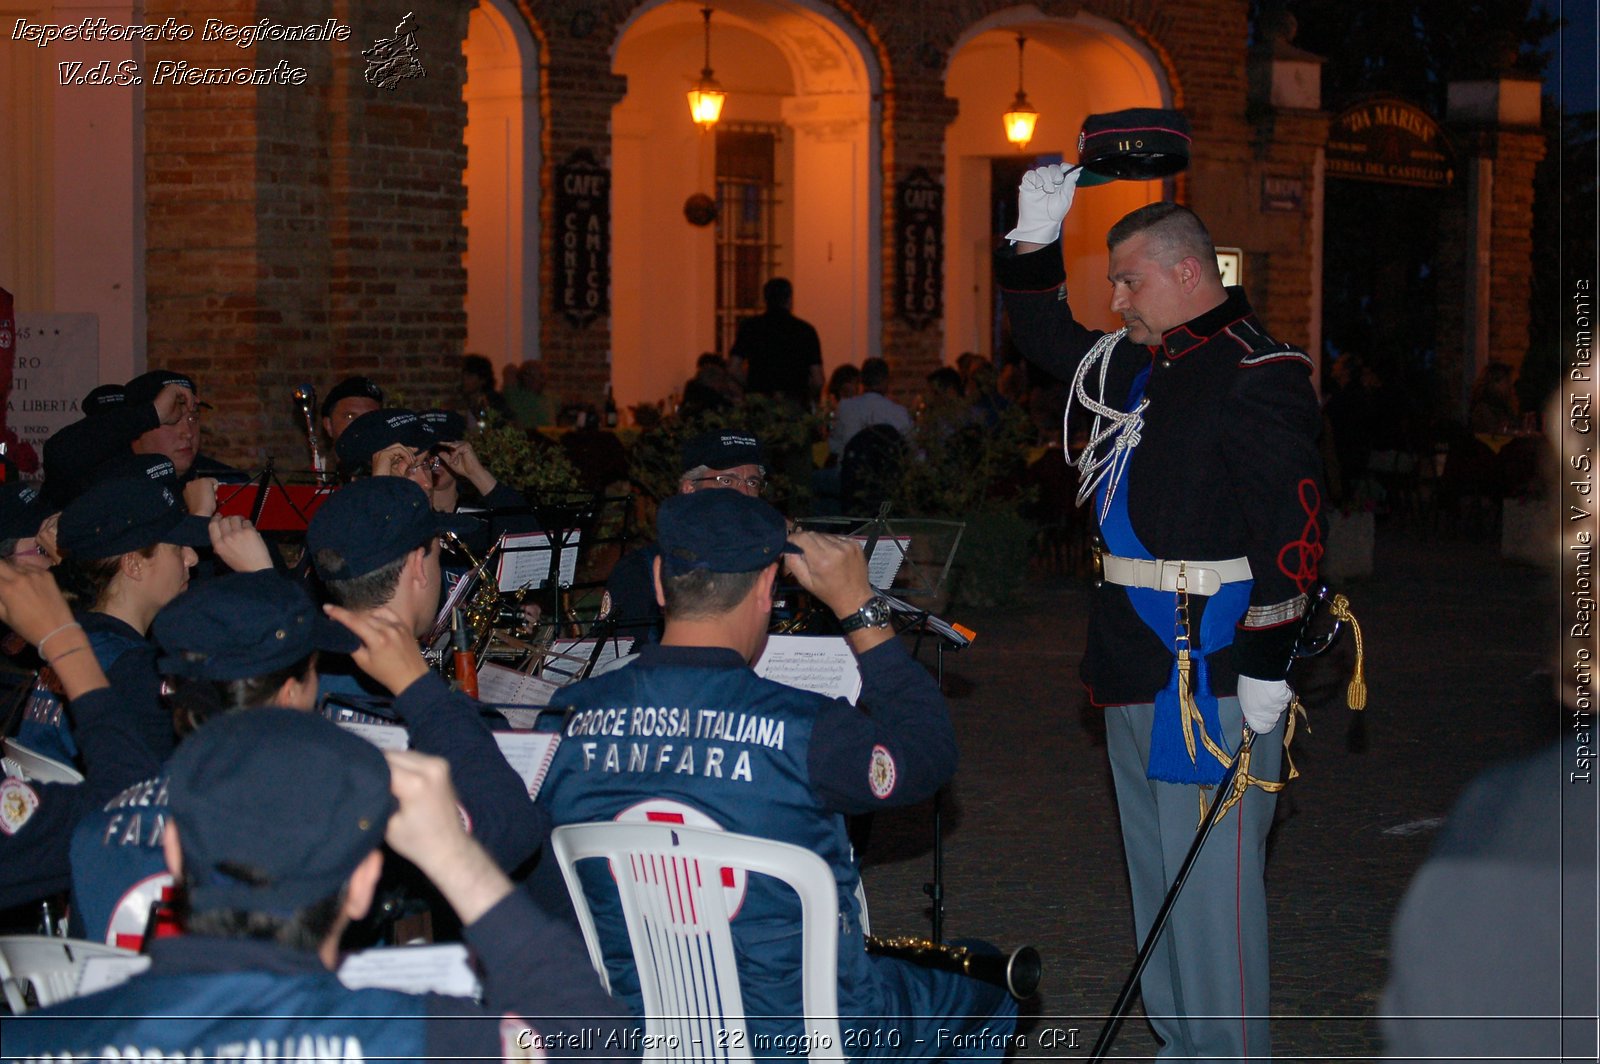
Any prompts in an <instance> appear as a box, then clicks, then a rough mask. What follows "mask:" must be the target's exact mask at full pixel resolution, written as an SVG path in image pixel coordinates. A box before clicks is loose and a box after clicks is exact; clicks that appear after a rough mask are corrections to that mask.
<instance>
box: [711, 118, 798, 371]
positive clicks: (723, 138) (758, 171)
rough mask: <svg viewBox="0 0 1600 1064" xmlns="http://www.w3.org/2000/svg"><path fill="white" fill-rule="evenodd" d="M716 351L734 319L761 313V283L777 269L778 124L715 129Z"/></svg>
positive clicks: (730, 334) (733, 328)
mask: <svg viewBox="0 0 1600 1064" xmlns="http://www.w3.org/2000/svg"><path fill="white" fill-rule="evenodd" d="M716 135H717V294H716V298H717V353H718V354H722V355H726V354H727V353H728V351H729V349H730V348H732V347H733V338H734V334H735V333H736V332H738V329H739V322H741V321H743V320H744V319H745V318H748V317H752V316H754V315H756V314H760V313H761V311H762V309H763V304H762V302H761V286H762V285H764V284H766V282H767V281H768V280H769V279H770V278H771V277H772V276H773V275H774V274H775V273H776V272H777V262H778V227H777V217H776V216H777V207H778V180H777V156H778V144H779V139H780V137H781V136H782V127H781V126H776V125H755V124H738V125H732V126H729V127H727V128H723V127H719V128H718V129H717V134H716Z"/></svg>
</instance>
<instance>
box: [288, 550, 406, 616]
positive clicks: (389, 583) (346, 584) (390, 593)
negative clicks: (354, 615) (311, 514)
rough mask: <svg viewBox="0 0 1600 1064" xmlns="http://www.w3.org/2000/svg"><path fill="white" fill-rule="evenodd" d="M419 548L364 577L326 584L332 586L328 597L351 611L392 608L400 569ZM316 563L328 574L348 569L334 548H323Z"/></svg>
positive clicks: (342, 557)
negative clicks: (388, 606) (380, 607)
mask: <svg viewBox="0 0 1600 1064" xmlns="http://www.w3.org/2000/svg"><path fill="white" fill-rule="evenodd" d="M430 542H431V541H430ZM417 546H420V547H426V546H427V544H426V543H419V544H418V545H417ZM416 549H417V548H416V547H412V548H410V549H409V550H407V551H406V552H405V553H404V554H402V555H400V557H398V558H396V559H394V560H393V561H391V562H385V563H384V564H382V565H380V566H378V567H377V568H376V569H373V570H371V571H369V572H365V573H362V574H361V575H360V576H352V577H350V578H349V579H347V580H325V581H323V582H324V583H325V584H327V585H328V594H329V595H331V596H333V601H334V602H336V603H338V604H339V605H341V606H343V607H344V608H345V609H347V610H373V609H377V608H378V607H379V606H386V605H388V604H389V601H390V600H391V599H393V598H394V593H395V589H396V588H398V587H399V586H400V570H401V569H404V568H405V565H406V559H407V558H409V557H411V551H414V550H416ZM316 562H317V568H318V569H320V570H322V571H324V572H328V571H333V572H337V571H338V570H340V569H343V568H344V555H342V554H340V553H339V552H338V551H336V550H334V549H333V548H331V547H323V548H322V549H321V550H319V551H317V558H316Z"/></svg>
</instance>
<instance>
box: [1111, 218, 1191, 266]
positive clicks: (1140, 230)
mask: <svg viewBox="0 0 1600 1064" xmlns="http://www.w3.org/2000/svg"><path fill="white" fill-rule="evenodd" d="M1144 233H1148V234H1150V236H1151V237H1152V238H1153V239H1154V240H1155V241H1156V242H1157V243H1158V244H1159V251H1160V255H1159V256H1157V258H1158V261H1160V262H1161V263H1162V264H1163V265H1165V266H1171V265H1173V264H1174V263H1177V262H1179V261H1181V260H1183V259H1186V258H1188V257H1189V256H1191V255H1193V256H1194V257H1195V258H1197V259H1199V260H1200V261H1201V263H1210V264H1211V268H1212V270H1215V269H1216V264H1217V247H1216V245H1215V244H1213V243H1212V242H1211V233H1210V232H1208V231H1207V229H1206V224H1205V223H1204V222H1202V221H1201V220H1200V216H1199V215H1198V214H1196V213H1194V211H1191V210H1190V209H1189V208H1187V207H1185V206H1183V205H1182V204H1179V203H1168V202H1165V201H1163V202H1160V203H1149V204H1146V205H1145V206H1143V207H1140V208H1139V209H1138V210H1136V211H1134V212H1132V213H1131V214H1127V215H1125V216H1123V218H1122V220H1121V221H1119V222H1118V223H1117V224H1116V225H1113V226H1112V227H1111V229H1110V231H1109V232H1107V233H1106V247H1107V248H1110V249H1113V250H1114V249H1115V248H1116V247H1117V245H1119V244H1121V243H1122V242H1123V241H1125V240H1129V239H1131V238H1133V237H1135V236H1139V235H1141V234H1144Z"/></svg>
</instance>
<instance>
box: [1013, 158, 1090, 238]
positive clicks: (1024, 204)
mask: <svg viewBox="0 0 1600 1064" xmlns="http://www.w3.org/2000/svg"><path fill="white" fill-rule="evenodd" d="M1082 173H1083V171H1082V170H1079V169H1072V170H1068V169H1067V168H1066V167H1064V166H1041V167H1039V168H1038V169H1035V170H1029V171H1028V172H1027V173H1025V174H1023V175H1022V185H1021V187H1020V188H1019V189H1018V191H1017V227H1016V228H1015V229H1013V230H1011V232H1009V233H1007V234H1006V239H1007V240H1009V241H1011V242H1012V243H1013V244H1015V243H1016V242H1017V241H1019V240H1026V241H1028V242H1029V243H1030V244H1049V243H1051V242H1052V241H1054V240H1055V239H1056V238H1057V237H1059V236H1060V235H1061V219H1063V218H1065V217H1066V216H1067V210H1068V209H1069V208H1070V207H1071V206H1072V194H1073V192H1074V191H1075V190H1076V189H1077V187H1078V175H1080V174H1082Z"/></svg>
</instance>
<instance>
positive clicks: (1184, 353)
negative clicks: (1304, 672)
mask: <svg viewBox="0 0 1600 1064" xmlns="http://www.w3.org/2000/svg"><path fill="white" fill-rule="evenodd" d="M995 276H996V279H997V280H998V281H999V283H1000V285H1001V288H1002V290H1003V293H1004V298H1005V306H1006V311H1007V313H1008V314H1009V315H1010V318H1011V331H1012V336H1013V338H1014V339H1015V341H1016V344H1017V347H1018V348H1019V349H1020V350H1021V351H1022V353H1023V354H1024V355H1026V356H1027V357H1028V358H1029V359H1030V360H1032V361H1033V362H1036V363H1038V364H1039V365H1040V366H1042V367H1043V368H1045V369H1047V370H1049V371H1050V372H1051V373H1053V374H1055V375H1056V376H1058V377H1061V378H1062V379H1063V380H1069V381H1070V380H1071V379H1072V376H1073V372H1074V370H1075V369H1076V368H1077V365H1078V363H1079V361H1080V360H1081V359H1082V358H1083V356H1084V355H1085V354H1087V353H1088V351H1089V348H1090V347H1091V346H1092V345H1093V344H1094V342H1095V341H1096V340H1098V339H1099V338H1100V337H1101V336H1102V335H1104V334H1103V333H1101V332H1098V331H1096V330H1093V329H1087V328H1085V327H1084V326H1082V325H1080V324H1078V322H1076V321H1075V320H1073V317H1072V310H1071V307H1070V306H1069V305H1068V303H1067V293H1066V274H1065V270H1064V268H1063V264H1062V259H1061V249H1060V246H1059V244H1055V245H1051V246H1050V247H1048V248H1044V249H1041V250H1039V251H1035V252H1032V253H1028V254H1022V255H1018V254H1016V253H1015V252H1013V251H1012V250H1011V249H1010V248H1004V249H1002V250H1001V251H1000V252H999V253H997V254H996V256H995ZM1162 341H1163V342H1162V344H1161V346H1159V347H1146V346H1144V345H1141V344H1135V343H1133V342H1132V341H1129V340H1126V339H1124V340H1123V341H1122V342H1121V343H1119V344H1117V346H1116V348H1115V349H1114V350H1113V352H1112V356H1111V358H1112V361H1111V368H1110V373H1109V376H1108V377H1107V383H1106V393H1105V394H1106V404H1107V405H1108V406H1113V407H1116V408H1118V409H1124V408H1125V405H1126V400H1127V397H1128V392H1129V388H1130V386H1131V385H1132V384H1133V381H1134V378H1135V377H1136V376H1137V375H1138V373H1139V372H1140V371H1141V370H1142V369H1144V368H1145V367H1146V366H1152V369H1151V373H1150V381H1149V384H1148V386H1147V387H1146V390H1145V395H1146V396H1147V397H1148V398H1149V400H1150V405H1149V407H1147V408H1146V410H1145V412H1144V426H1143V429H1142V431H1141V439H1140V442H1139V445H1138V447H1137V448H1136V449H1135V450H1134V452H1133V457H1132V459H1131V460H1130V462H1129V465H1128V469H1127V471H1126V473H1124V475H1123V478H1122V483H1121V486H1120V487H1119V488H1118V489H1117V490H1118V491H1123V492H1127V493H1128V494H1127V502H1128V513H1129V518H1130V520H1131V521H1132V523H1133V529H1134V532H1135V533H1136V534H1137V535H1138V537H1139V540H1140V542H1142V543H1143V544H1144V546H1145V548H1146V549H1148V550H1149V551H1150V552H1151V554H1153V555H1154V556H1155V557H1157V558H1167V559H1174V560H1178V559H1182V560H1186V561H1203V560H1223V559H1228V558H1238V557H1245V558H1248V559H1249V561H1250V570H1251V574H1252V576H1253V579H1254V585H1253V587H1252V589H1251V592H1250V607H1249V610H1248V611H1247V612H1246V614H1245V616H1244V618H1243V619H1242V621H1241V623H1240V624H1239V625H1238V627H1237V628H1236V630H1235V634H1234V641H1233V645H1232V646H1231V647H1228V648H1224V649H1223V650H1221V651H1219V652H1217V653H1214V654H1211V655H1209V656H1208V663H1209V666H1210V673H1211V687H1212V692H1213V693H1214V694H1216V695H1218V696H1222V695H1230V694H1233V693H1234V689H1235V686H1236V684H1237V675H1238V674H1239V673H1241V672H1242V673H1244V674H1245V675H1247V676H1254V677H1258V678H1261V679H1282V678H1283V677H1284V676H1285V675H1286V674H1287V672H1288V668H1289V662H1290V657H1291V654H1292V651H1293V648H1294V641H1295V637H1296V636H1297V635H1298V634H1299V628H1300V623H1299V622H1300V617H1301V615H1302V613H1303V611H1304V602H1305V600H1304V597H1303V596H1304V595H1305V593H1306V592H1307V591H1308V590H1310V588H1311V586H1312V584H1313V583H1314V582H1315V580H1316V576H1317V560H1318V559H1319V558H1320V557H1321V554H1322V531H1323V523H1322V522H1323V518H1322V499H1323V493H1322V462H1321V457H1320V454H1319V451H1318V448H1317V435H1318V433H1319V431H1320V429H1321V417H1320V414H1319V411H1318V405H1317V397H1316V392H1315V390H1314V389H1313V388H1312V387H1311V381H1310V373H1311V360H1310V359H1309V358H1307V357H1306V355H1305V354H1304V353H1302V352H1300V351H1298V350H1296V349H1295V348H1293V347H1291V346H1289V345H1288V344H1280V343H1278V342H1276V341H1275V340H1273V339H1272V338H1271V337H1270V336H1268V335H1267V333H1266V331H1265V330H1264V329H1263V328H1262V327H1261V323H1260V322H1259V321H1258V320H1257V319H1256V316H1255V313H1254V312H1253V311H1252V310H1251V309H1250V303H1249V300H1247V299H1246V298H1245V294H1244V290H1243V289H1241V288H1230V289H1228V296H1227V299H1226V300H1225V301H1224V302H1223V303H1222V304H1221V305H1220V306H1217V307H1215V308H1213V309H1211V310H1209V311H1207V312H1206V313H1204V314H1202V315H1200V316H1199V317H1197V318H1194V319H1193V320H1191V321H1189V322H1186V323H1185V324H1183V325H1180V326H1178V327H1177V328H1175V329H1172V330H1170V331H1168V332H1167V333H1166V334H1165V335H1164V336H1163V337H1162ZM1098 377H1099V371H1098V370H1096V371H1095V372H1094V373H1093V374H1092V379H1091V380H1090V381H1088V383H1087V388H1088V390H1089V392H1090V394H1091V395H1093V394H1095V389H1096V387H1097V382H1098ZM1204 603H1205V600H1204V598H1202V597H1198V596H1196V597H1194V598H1193V601H1192V603H1191V608H1190V614H1191V616H1190V620H1191V628H1192V631H1193V632H1195V633H1198V632H1199V625H1200V617H1201V615H1202V612H1203V609H1204ZM1163 635H1166V633H1163ZM1169 648H1170V637H1168V639H1166V640H1164V639H1163V638H1162V637H1158V636H1157V635H1156V633H1155V632H1153V631H1152V630H1151V629H1150V628H1149V627H1148V626H1147V625H1145V624H1144V622H1143V621H1141V620H1140V619H1139V617H1138V615H1137V614H1136V613H1135V612H1134V610H1133V606H1132V605H1131V603H1130V602H1129V600H1128V596H1127V594H1126V593H1125V591H1124V590H1123V589H1122V588H1120V587H1117V586H1115V585H1111V584H1102V585H1099V586H1097V587H1096V588H1095V591H1094V596H1093V608H1092V613H1091V616H1090V621H1089V646H1088V650H1087V652H1086V654H1085V656H1084V662H1083V679H1084V682H1085V684H1086V685H1087V686H1088V688H1089V692H1090V695H1091V697H1092V698H1093V699H1094V701H1095V702H1096V703H1097V704H1099V705H1120V704H1127V703H1134V702H1150V701H1153V700H1154V698H1155V695H1156V693H1157V692H1158V691H1160V690H1161V688H1162V687H1164V686H1165V685H1166V683H1167V679H1168V676H1169V674H1170V672H1171V666H1172V654H1171V651H1170V649H1169Z"/></svg>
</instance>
